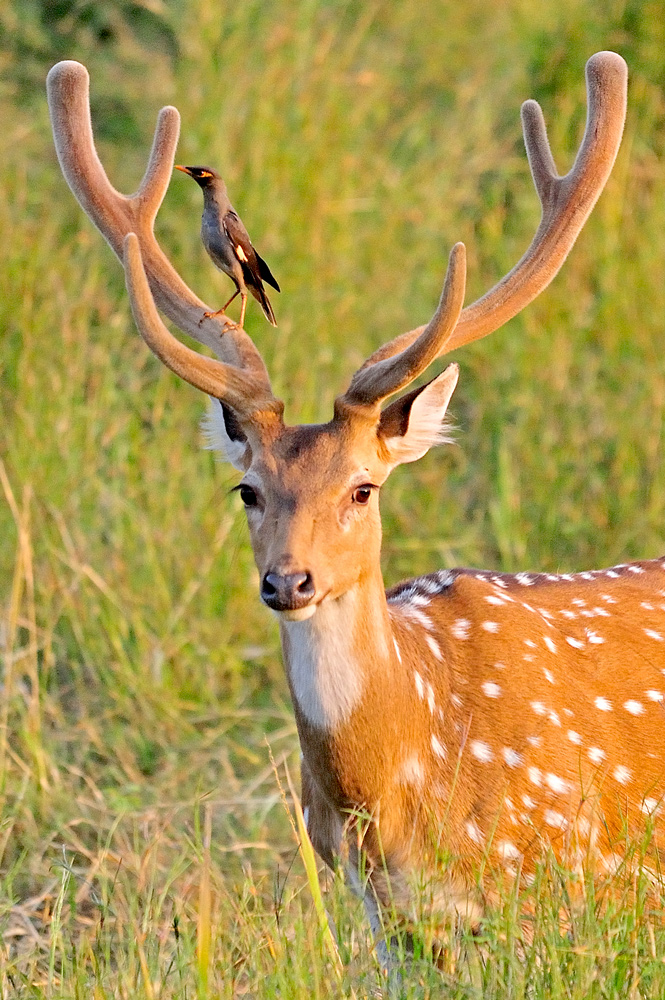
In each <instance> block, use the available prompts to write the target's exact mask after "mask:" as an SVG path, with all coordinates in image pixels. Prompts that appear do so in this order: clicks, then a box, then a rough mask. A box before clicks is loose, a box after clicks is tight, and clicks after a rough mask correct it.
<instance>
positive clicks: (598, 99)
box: [341, 52, 628, 406]
mask: <svg viewBox="0 0 665 1000" xmlns="http://www.w3.org/2000/svg"><path fill="white" fill-rule="evenodd" d="M627 80H628V70H627V67H626V63H625V62H624V60H623V59H622V58H621V56H620V55H618V54H617V53H616V52H596V54H595V55H593V56H591V58H590V59H589V61H588V62H587V65H586V82H587V95H588V111H587V122H586V128H585V131H584V137H583V139H582V143H581V145H580V148H579V151H578V154H577V157H576V159H575V163H574V164H573V166H572V168H571V169H570V171H569V172H568V173H567V174H566V175H565V176H563V177H561V176H559V174H558V172H557V169H556V165H555V163H554V158H553V156H552V153H551V150H550V147H549V143H548V141H547V131H546V129H545V120H544V118H543V113H542V111H541V109H540V106H539V105H538V104H537V103H536V101H525V103H524V104H523V105H522V127H523V130H524V143H525V146H526V151H527V155H528V157H529V166H530V167H531V174H532V177H533V182H534V185H535V188H536V191H537V192H538V197H539V198H540V203H541V206H542V217H541V220H540V225H539V226H538V229H537V230H536V233H535V235H534V237H533V240H532V241H531V244H530V246H529V248H528V250H527V251H526V253H525V254H524V255H523V257H522V258H521V259H520V260H519V261H518V262H517V264H516V265H515V267H513V269H512V270H511V271H509V272H508V274H506V275H505V277H503V278H502V279H501V280H500V281H498V282H497V283H496V285H494V286H493V287H492V288H490V290H489V291H488V292H486V293H485V294H484V295H483V296H482V297H481V298H479V299H478V300H477V301H476V302H473V303H472V304H471V305H468V306H466V308H464V309H463V310H462V312H461V314H460V317H459V321H458V323H457V325H456V326H454V328H452V329H451V331H450V334H449V336H448V337H445V338H442V339H441V341H440V343H439V349H438V351H437V354H436V355H434V356H441V355H442V354H447V353H448V352H449V351H453V350H455V348H457V347H461V346H462V345H463V344H468V343H470V342H471V341H473V340H478V339H480V337H486V336H487V335H488V334H490V333H493V331H494V330H498V328H499V327H500V326H503V324H504V323H507V322H508V320H509V319H512V317H513V316H516V315H517V313H518V312H520V311H521V310H522V309H524V307H525V306H527V305H528V304H529V303H530V302H532V301H533V300H534V299H535V298H536V296H537V295H539V294H540V292H542V291H543V289H544V288H546V287H547V285H549V283H550V281H551V280H552V278H554V276H555V275H556V274H557V272H558V271H559V269H560V267H561V265H562V264H563V262H564V260H565V259H566V257H567V256H568V253H569V252H570V250H571V248H572V246H573V244H574V242H575V240H576V239H577V237H578V235H579V233H580V230H581V229H582V227H583V225H584V223H585V222H586V220H587V218H588V217H589V214H590V212H591V210H592V208H593V206H594V205H595V204H596V201H597V200H598V198H599V196H600V193H601V191H602V190H603V188H604V186H605V182H606V181H607V178H608V177H609V175H610V171H611V170H612V166H613V165H614V161H615V159H616V155H617V152H618V150H619V145H620V143H621V136H622V133H623V125H624V121H625V117H626V94H627ZM432 322H434V321H432ZM432 322H431V323H430V324H429V325H428V326H427V327H424V326H420V327H418V328H417V329H415V330H409V332H408V333H403V334H400V335H399V336H398V337H395V339H394V340H391V341H389V343H387V344H384V345H383V347H380V348H379V349H378V350H377V351H375V352H374V354H372V355H371V356H370V357H369V358H368V359H367V361H365V363H364V365H363V366H362V367H361V368H360V369H359V370H358V371H357V372H356V374H355V375H354V376H353V380H352V382H351V385H350V386H349V389H348V390H347V392H346V393H345V395H344V396H343V397H341V401H347V402H352V403H354V404H356V405H358V404H360V405H369V406H373V405H375V404H376V402H377V401H379V400H381V399H385V398H386V396H387V395H389V394H391V393H394V392H397V391H398V390H399V389H401V388H403V386H404V385H405V382H404V372H405V366H407V367H408V370H409V371H410V372H413V373H414V374H412V375H411V379H413V378H416V377H417V375H419V374H420V373H421V372H423V371H424V370H425V368H426V367H427V366H428V365H429V363H430V361H431V360H432V359H433V356H432V355H431V352H430V350H429V347H428V345H429V344H430V339H429V336H428V335H426V334H427V331H429V330H430V327H431V326H432ZM416 354H420V361H419V362H416V357H415V355H416ZM391 370H392V373H393V374H392V377H391V375H390V371H391Z"/></svg>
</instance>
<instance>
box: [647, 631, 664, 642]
mask: <svg viewBox="0 0 665 1000" xmlns="http://www.w3.org/2000/svg"><path fill="white" fill-rule="evenodd" d="M644 634H645V635H648V636H649V638H650V639H655V640H656V642H662V641H663V637H662V635H661V634H660V632H654V630H653V629H652V628H645V629H644Z"/></svg>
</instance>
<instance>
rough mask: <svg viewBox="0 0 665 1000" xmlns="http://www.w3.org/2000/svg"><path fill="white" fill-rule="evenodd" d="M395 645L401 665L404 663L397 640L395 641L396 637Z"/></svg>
mask: <svg viewBox="0 0 665 1000" xmlns="http://www.w3.org/2000/svg"><path fill="white" fill-rule="evenodd" d="M393 645H394V647H395V652H396V653H397V659H398V660H399V662H400V663H401V662H402V654H401V653H400V651H399V646H398V645H397V639H395V638H394V636H393Z"/></svg>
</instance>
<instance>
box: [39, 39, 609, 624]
mask: <svg viewBox="0 0 665 1000" xmlns="http://www.w3.org/2000/svg"><path fill="white" fill-rule="evenodd" d="M586 77H587V91H588V116H587V125H586V130H585V133H584V138H583V140H582V144H581V146H580V149H579V152H578V155H577V158H576V160H575V163H574V165H573V167H572V169H571V170H570V172H569V173H568V174H566V175H565V176H562V177H561V176H559V175H558V174H557V171H556V168H555V165H554V161H553V158H552V154H551V152H550V148H549V145H548V142H547V137H546V131H545V125H544V120H543V116H542V112H541V110H540V107H539V106H538V104H536V102H534V101H527V102H526V103H525V104H524V105H523V107H522V122H523V130H524V139H525V143H526V149H527V155H528V157H529V163H530V166H531V172H532V176H533V180H534V184H535V186H536V189H537V192H538V195H539V197H540V201H541V206H542V218H541V221H540V225H539V226H538V229H537V231H536V233H535V236H534V238H533V240H532V243H531V245H530V246H529V248H528V250H527V251H526V253H525V254H524V256H523V257H522V258H521V260H520V261H519V262H518V263H517V264H516V265H515V267H514V268H513V269H512V270H511V271H510V272H509V273H508V274H507V275H506V276H505V277H504V278H502V279H501V281H499V282H498V283H497V284H496V285H495V286H494V287H493V288H492V289H490V291H488V292H487V293H486V294H485V295H484V296H482V298H480V299H478V301H476V302H474V303H473V304H471V305H469V306H467V307H466V308H464V309H463V308H462V304H463V298H464V285H465V253H464V247H463V245H462V244H457V245H456V246H455V247H454V248H453V250H452V252H451V256H450V263H449V268H448V273H447V276H446V281H445V285H444V289H443V293H442V296H441V300H440V303H439V306H438V309H437V311H436V313H435V315H434V317H433V318H432V320H431V321H430V323H429V324H428V325H427V326H426V327H419V328H417V329H414V330H411V331H409V332H407V333H404V334H402V335H401V336H398V337H396V338H395V339H394V340H392V341H390V342H389V343H387V344H386V345H385V346H383V347H382V348H380V349H379V350H378V351H376V352H375V353H374V354H373V355H372V356H371V357H370V358H369V359H368V360H367V361H366V362H365V364H364V365H363V366H362V367H361V368H360V369H359V371H358V372H356V374H355V375H354V376H353V379H352V380H351V384H350V386H349V388H348V389H347V391H346V392H345V393H344V394H343V395H341V396H340V397H338V399H337V400H336V403H335V410H334V415H333V418H332V420H331V421H330V422H329V423H327V424H323V425H320V426H303V427H288V426H286V425H285V424H284V422H283V405H282V403H281V401H279V400H278V399H276V398H275V397H274V395H273V393H272V390H271V387H270V382H269V379H268V375H267V372H266V369H265V366H264V364H263V361H262V359H261V357H260V355H259V353H258V351H257V350H256V348H255V347H254V345H253V344H252V342H251V341H250V340H249V338H248V337H247V335H246V334H245V333H244V331H242V330H239V329H237V328H233V327H231V328H230V329H227V330H226V332H225V324H224V320H223V317H222V319H206V320H204V321H203V322H202V321H201V319H202V314H203V313H204V312H205V311H210V310H208V309H207V307H206V306H205V304H204V303H203V302H201V301H200V300H199V299H198V298H197V297H196V295H195V294H194V293H193V292H192V291H191V290H190V289H189V288H187V286H186V285H185V284H184V283H183V281H182V280H181V279H180V277H179V276H178V275H177V274H176V272H175V271H174V270H173V268H172V267H171V265H170V264H169V262H168V260H167V259H166V257H165V256H164V254H163V252H162V251H161V249H160V247H159V246H158V244H157V242H156V240H155V237H154V233H153V224H154V219H155V215H156V212H157V210H158V208H159V205H160V203H161V200H162V198H163V196H164V194H165V191H166V188H167V185H168V181H169V178H170V176H171V172H172V168H173V158H174V152H175V146H176V143H177V138H178V129H179V116H178V112H177V111H176V110H175V108H164V109H163V110H162V111H161V112H160V115H159V119H158V123H157V129H156V133H155V139H154V142H153V148H152V153H151V156H150V160H149V163H148V167H147V170H146V174H145V177H144V179H143V181H142V183H141V186H140V187H139V190H138V192H137V193H136V194H135V195H133V196H130V197H126V196H123V195H121V194H119V193H118V192H117V191H115V189H114V188H113V187H112V186H111V185H110V183H109V181H108V179H107V178H106V175H105V173H104V170H103V168H102V166H101V163H100V162H99V159H98V158H97V155H96V152H95V149H94V144H93V137H92V129H91V124H90V114H89V104H88V77H87V73H86V70H85V69H84V67H83V66H81V65H80V64H78V63H74V62H63V63H59V64H57V65H56V66H55V67H53V69H52V70H51V72H50V73H49V76H48V84H47V85H48V95H49V104H50V110H51V118H52V123H53V131H54V136H55V142H56V148H57V152H58V157H59V160H60V164H61V167H62V170H63V173H64V174H65V177H66V178H67V181H68V182H69V184H70V186H71V188H72V190H73V192H74V194H75V195H76V197H77V198H78V200H79V202H80V203H81V205H82V207H83V208H84V210H85V211H86V212H87V213H88V215H89V216H90V218H91V219H92V221H93V222H94V223H95V225H97V226H98V228H99V229H100V230H101V232H102V234H103V235H104V236H105V238H106V239H107V241H108V242H109V244H110V245H111V247H112V248H113V250H114V251H115V252H116V254H117V255H118V256H119V257H121V259H122V260H123V264H124V267H125V272H126V280H127V287H128V291H129V295H130V299H131V304H132V309H133V312H134V317H135V320H136V324H137V326H138V328H139V330H140V332H141V335H142V336H143V338H144V340H145V341H146V343H147V344H148V346H149V347H150V349H151V350H152V351H154V353H155V354H156V355H157V356H158V357H159V358H160V359H161V360H162V361H163V362H164V364H165V365H167V366H168V367H169V368H170V369H171V370H172V371H174V372H175V373H176V374H177V375H179V376H180V377H181V378H183V379H185V380H186V381H188V382H190V383H191V384H192V385H194V386H196V387H197V388H199V389H201V390H202V391H204V392H206V393H208V395H209V396H210V397H211V398H212V400H213V407H214V409H213V413H212V417H211V420H210V428H209V429H210V434H211V436H212V439H213V441H214V443H215V444H216V445H218V446H219V447H220V448H221V450H222V451H223V452H224V453H225V455H226V456H227V457H228V459H229V460H230V461H231V462H232V463H233V464H234V465H235V466H236V468H238V469H239V470H240V471H241V472H242V473H243V480H242V483H241V485H240V486H239V490H240V493H241V496H242V499H243V501H244V503H245V506H246V509H247V516H248V521H249V526H250V532H251V538H252V545H253V549H254V554H255V557H256V562H257V566H258V569H259V572H260V576H261V597H262V599H263V600H264V602H265V603H266V604H267V605H268V606H269V607H271V608H272V609H273V610H275V611H276V612H278V613H280V614H281V615H283V616H285V617H286V618H296V619H297V618H307V617H309V616H311V615H313V614H314V613H315V611H316V609H317V607H318V606H319V605H320V604H321V602H323V601H327V600H331V599H332V600H334V599H335V598H337V597H339V596H340V595H341V594H343V593H345V592H347V591H348V590H349V589H351V588H353V587H355V586H357V585H358V584H359V583H362V582H363V580H365V579H370V578H371V579H376V577H377V574H379V569H378V556H379V549H380V539H381V528H380V519H379V511H378V491H379V488H380V487H381V485H382V484H383V482H384V481H385V480H386V478H387V476H388V474H389V473H390V471H391V469H392V468H394V467H395V466H396V465H397V464H399V463H400V462H411V461H414V460H415V459H417V458H419V457H421V456H422V455H423V454H424V453H425V452H426V451H427V450H428V448H429V447H430V446H431V445H433V444H435V443H437V442H439V441H441V440H442V439H444V438H445V432H444V431H443V420H444V416H445V412H446V407H447V406H448V402H449V400H450V397H451V394H452V392H453V390H454V388H455V384H456V381H457V375H458V371H457V366H456V365H451V366H450V367H449V368H447V369H446V370H445V371H444V372H443V373H442V374H441V375H439V376H437V377H436V378H434V379H433V380H432V381H430V382H429V383H428V384H427V385H425V386H423V387H420V388H417V389H415V390H411V391H410V392H408V393H406V394H405V395H403V396H402V397H400V398H399V399H397V400H396V401H394V402H392V403H390V404H389V405H387V406H386V407H385V408H383V409H382V408H381V404H382V403H383V402H384V401H385V400H386V399H388V398H389V397H390V396H391V395H394V394H395V393H398V392H399V391H400V390H403V389H405V388H406V387H407V386H409V385H410V383H412V382H413V381H414V380H415V379H416V378H417V377H418V376H419V375H421V374H422V373H423V372H424V371H425V370H426V369H427V367H428V366H429V365H430V364H431V362H432V361H434V359H435V358H437V357H440V356H441V355H443V354H445V353H447V352H448V351H451V350H453V349H454V348H457V347H460V346H461V345H463V344H466V343H469V342H471V341H473V340H475V339H477V338H479V337H484V336H486V335H487V334H489V333H491V332H492V331H493V330H495V329H497V328H498V327H499V326H501V325H502V324H503V323H505V322H506V321H507V320H508V319H510V318H511V317H513V316H515V315H516V314H517V313H518V312H519V311H520V310H521V309H522V308H524V307H525V306H526V305H527V304H528V303H529V302H531V301H532V300H533V299H534V298H535V297H536V295H538V294H539V293H540V292H541V291H542V290H543V289H544V288H545V287H546V286H547V284H548V283H549V282H550V281H551V280H552V278H553V277H554V275H555V274H556V273H557V271H558V270H559V268H560V267H561V265H562V263H563V261H564V259H565V257H566V256H567V254H568V252H569V250H570V249H571V247H572V245H573V243H574V241H575V239H576V237H577V235H578V233H579V231H580V230H581V228H582V226H583V224H584V222H585V220H586V218H587V217H588V215H589V213H590V211H591V209H592V208H593V205H594V204H595V202H596V199H597V198H598V196H599V194H600V192H601V190H602V188H603V186H604V184H605V181H606V179H607V177H608V175H609V172H610V170H611V167H612V164H613V162H614V159H615V156H616V153H617V149H618V146H619V142H620V139H621V133H622V128H623V119H624V114H625V89H626V72H625V64H624V62H623V60H622V59H621V58H620V57H619V56H618V55H616V54H614V53H611V52H601V53H598V54H596V55H595V56H593V57H592V58H591V59H590V60H589V62H588V64H587V68H586ZM156 306H159V307H160V308H161V310H162V311H163V312H164V313H165V314H166V316H167V317H168V318H170V319H171V320H172V321H173V322H174V323H176V325H177V326H179V327H180V329H182V330H183V331H185V332H187V333H189V334H190V335H191V336H193V337H194V338H195V339H197V340H199V341H201V342H203V343H205V344H207V345H208V346H210V347H212V348H213V350H214V351H215V352H216V353H217V354H218V356H219V358H220V359H221V360H220V361H216V360H213V359H211V358H208V357H205V356H203V355H200V354H198V353H197V352H195V351H192V350H190V349H189V348H187V347H185V346H184V345H183V344H181V343H180V342H179V341H178V340H177V339H176V338H175V337H173V335H172V334H171V333H170V332H169V331H168V330H167V328H166V327H165V325H164V324H163V322H162V321H161V319H160V317H159V314H158V312H157V307H156Z"/></svg>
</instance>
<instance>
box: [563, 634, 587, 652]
mask: <svg viewBox="0 0 665 1000" xmlns="http://www.w3.org/2000/svg"><path fill="white" fill-rule="evenodd" d="M566 642H567V643H568V645H569V646H573V647H574V648H575V649H584V643H583V642H581V641H580V640H579V639H575V637H574V636H572V635H567V636H566Z"/></svg>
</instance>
